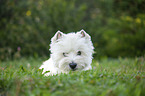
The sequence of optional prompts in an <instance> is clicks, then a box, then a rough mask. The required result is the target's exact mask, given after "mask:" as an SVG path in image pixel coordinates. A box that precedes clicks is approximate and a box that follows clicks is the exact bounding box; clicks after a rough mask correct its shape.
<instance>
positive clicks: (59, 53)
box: [39, 29, 94, 76]
mask: <svg viewBox="0 0 145 96" xmlns="http://www.w3.org/2000/svg"><path fill="white" fill-rule="evenodd" d="M49 50H50V52H51V54H50V59H48V60H47V61H45V62H43V64H42V65H41V66H40V68H39V69H43V72H42V74H45V76H49V75H56V74H60V73H69V71H71V70H72V71H81V70H84V71H85V70H90V69H92V66H91V63H92V59H93V56H92V54H93V53H94V47H93V44H92V41H91V37H90V35H89V34H87V33H86V32H85V31H84V30H83V29H82V30H81V31H79V32H76V33H75V32H72V33H68V34H64V33H63V32H61V31H57V32H56V34H55V35H54V37H52V39H51V44H50V49H49ZM47 71H49V72H47Z"/></svg>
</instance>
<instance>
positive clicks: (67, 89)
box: [0, 57, 145, 96]
mask: <svg viewBox="0 0 145 96" xmlns="http://www.w3.org/2000/svg"><path fill="white" fill-rule="evenodd" d="M44 60H46V59H45V58H22V59H19V60H9V61H1V62H0V96H50V95H51V96H145V57H140V58H132V59H131V58H118V59H102V60H99V61H96V60H93V63H92V66H93V69H92V70H89V71H83V72H79V71H77V72H70V73H69V74H61V75H56V76H48V77H45V76H43V75H42V74H41V72H42V70H38V68H39V66H40V65H41V63H42V62H43V61H44Z"/></svg>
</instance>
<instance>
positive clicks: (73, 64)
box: [69, 62, 77, 70]
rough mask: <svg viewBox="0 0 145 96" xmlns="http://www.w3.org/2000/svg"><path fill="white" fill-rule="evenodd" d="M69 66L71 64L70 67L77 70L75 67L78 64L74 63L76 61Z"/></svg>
mask: <svg viewBox="0 0 145 96" xmlns="http://www.w3.org/2000/svg"><path fill="white" fill-rule="evenodd" d="M69 66H70V68H71V69H72V70H75V69H76V66H77V64H76V63H74V62H72V63H70V64H69Z"/></svg>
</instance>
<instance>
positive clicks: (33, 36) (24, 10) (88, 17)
mask: <svg viewBox="0 0 145 96" xmlns="http://www.w3.org/2000/svg"><path fill="white" fill-rule="evenodd" d="M81 29H84V30H85V31H86V32H87V33H89V34H90V35H91V37H92V41H93V44H94V46H95V52H96V54H94V57H95V58H100V57H113V58H114V57H136V56H143V55H144V54H145V0H0V60H6V59H13V58H20V57H23V56H24V57H25V56H34V57H39V56H40V57H43V56H49V53H50V52H49V44H50V39H51V37H52V36H53V35H54V34H55V32H56V31H57V30H61V31H62V32H64V33H69V32H72V31H73V32H76V31H79V30H81Z"/></svg>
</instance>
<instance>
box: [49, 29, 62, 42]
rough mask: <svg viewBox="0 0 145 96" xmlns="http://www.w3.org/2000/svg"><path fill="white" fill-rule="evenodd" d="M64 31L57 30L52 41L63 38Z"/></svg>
mask: <svg viewBox="0 0 145 96" xmlns="http://www.w3.org/2000/svg"><path fill="white" fill-rule="evenodd" d="M63 35H64V34H63V33H62V32H61V31H59V30H58V31H57V32H56V33H55V35H54V37H52V39H51V42H56V41H57V40H59V39H61V38H62V37H63Z"/></svg>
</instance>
